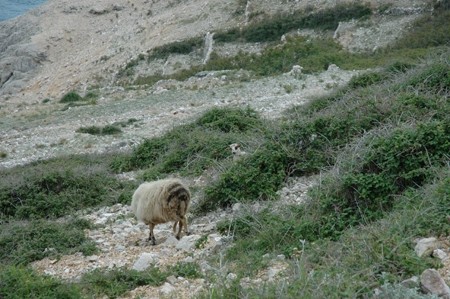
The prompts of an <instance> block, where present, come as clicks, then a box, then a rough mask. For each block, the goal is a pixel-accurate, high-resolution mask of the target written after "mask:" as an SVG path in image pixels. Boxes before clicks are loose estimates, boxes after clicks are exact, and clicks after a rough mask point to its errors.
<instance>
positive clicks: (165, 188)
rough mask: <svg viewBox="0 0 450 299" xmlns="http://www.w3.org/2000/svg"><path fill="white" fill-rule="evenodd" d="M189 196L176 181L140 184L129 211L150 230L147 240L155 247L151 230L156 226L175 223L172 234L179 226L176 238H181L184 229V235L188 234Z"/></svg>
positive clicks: (187, 191) (179, 182)
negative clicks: (170, 222)
mask: <svg viewBox="0 0 450 299" xmlns="http://www.w3.org/2000/svg"><path fill="white" fill-rule="evenodd" d="M190 200H191V194H190V192H189V189H188V188H187V187H185V186H184V185H183V184H182V183H181V181H180V180H178V179H173V178H172V179H164V180H158V181H153V182H145V183H142V184H141V185H140V186H139V187H138V188H137V189H136V191H135V192H134V194H133V197H132V201H131V210H132V211H133V213H134V215H135V216H136V218H137V219H138V220H139V221H142V222H144V223H145V224H147V225H148V226H149V228H150V234H149V237H148V240H149V241H150V242H151V243H152V245H156V239H155V235H154V233H153V229H154V228H155V226H156V225H157V224H161V223H166V222H169V221H175V223H174V225H173V232H174V233H175V230H176V227H177V224H179V229H178V233H177V234H176V238H177V239H178V240H179V239H180V238H181V230H182V228H183V227H184V229H185V232H186V235H189V234H190V232H189V230H188V226H187V219H186V213H187V211H188V209H189V204H190Z"/></svg>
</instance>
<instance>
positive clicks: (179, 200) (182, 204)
mask: <svg viewBox="0 0 450 299" xmlns="http://www.w3.org/2000/svg"><path fill="white" fill-rule="evenodd" d="M190 198H191V195H190V194H189V191H188V190H187V189H186V188H184V187H183V186H182V185H176V186H174V187H173V188H172V189H170V190H169V197H168V198H167V206H168V208H169V211H170V213H171V214H172V215H176V216H177V218H180V217H183V216H184V215H186V213H187V209H188V208H189V202H190Z"/></svg>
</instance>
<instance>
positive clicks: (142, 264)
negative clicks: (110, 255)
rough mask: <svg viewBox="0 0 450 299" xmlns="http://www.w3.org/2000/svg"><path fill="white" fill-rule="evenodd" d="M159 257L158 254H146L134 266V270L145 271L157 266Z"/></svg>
mask: <svg viewBox="0 0 450 299" xmlns="http://www.w3.org/2000/svg"><path fill="white" fill-rule="evenodd" d="M158 258H159V256H158V255H157V254H156V253H150V252H144V253H142V254H141V255H140V256H139V258H138V259H137V261H136V262H135V263H134V265H133V269H134V270H137V271H143V270H145V269H147V268H148V267H150V265H152V264H155V263H156V262H157V261H158Z"/></svg>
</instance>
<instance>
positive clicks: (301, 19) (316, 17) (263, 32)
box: [215, 3, 372, 42]
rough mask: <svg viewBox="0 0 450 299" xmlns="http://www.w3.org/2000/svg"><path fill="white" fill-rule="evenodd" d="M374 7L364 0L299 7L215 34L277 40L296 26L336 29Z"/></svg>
mask: <svg viewBox="0 0 450 299" xmlns="http://www.w3.org/2000/svg"><path fill="white" fill-rule="evenodd" d="M371 13H372V11H371V9H370V8H369V7H367V6H365V5H362V4H346V3H345V4H338V5H336V6H334V7H333V8H327V9H324V10H320V11H315V12H312V13H308V12H307V11H296V12H294V13H292V14H286V15H284V14H281V15H275V16H273V17H271V18H268V19H265V20H264V21H263V22H258V23H254V24H250V25H249V26H247V27H245V28H244V29H243V30H239V29H238V28H233V29H231V30H228V31H225V32H219V33H217V34H216V35H215V40H216V41H218V42H234V41H243V42H267V41H277V40H280V37H281V36H282V35H283V34H285V33H288V32H289V31H292V30H297V29H299V28H311V29H321V30H335V29H336V28H337V26H338V24H339V22H341V21H348V20H351V19H359V18H363V17H367V16H369V15H370V14H371Z"/></svg>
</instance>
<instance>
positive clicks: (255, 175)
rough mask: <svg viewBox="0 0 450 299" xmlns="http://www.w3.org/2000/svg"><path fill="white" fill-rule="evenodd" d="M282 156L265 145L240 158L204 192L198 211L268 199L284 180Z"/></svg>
mask: <svg viewBox="0 0 450 299" xmlns="http://www.w3.org/2000/svg"><path fill="white" fill-rule="evenodd" d="M287 162H288V159H287V157H286V154H285V153H284V152H283V151H280V149H277V148H276V147H275V146H274V147H270V146H267V145H265V148H264V149H261V150H259V151H257V152H255V153H254V154H252V155H251V156H250V157H246V158H243V159H241V160H240V161H239V162H238V163H235V164H233V165H232V166H231V167H230V168H229V169H228V170H226V171H225V172H223V173H222V175H221V176H220V178H219V179H218V181H217V182H214V183H213V184H211V185H209V186H207V187H206V189H205V198H204V200H203V201H202V202H201V203H200V204H199V205H198V209H199V211H200V212H205V211H210V210H213V209H215V208H218V207H221V208H224V207H229V206H231V205H232V204H233V203H236V202H244V201H256V200H268V199H274V198H276V197H277V195H276V191H277V190H278V189H279V187H280V186H281V183H282V182H283V181H284V179H285V178H286V166H287V165H288V163H287Z"/></svg>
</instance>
